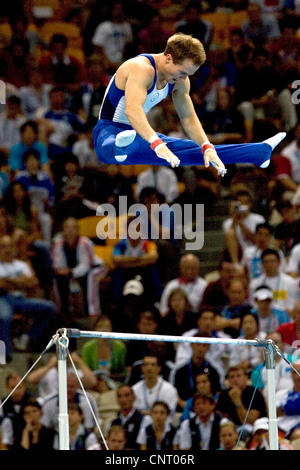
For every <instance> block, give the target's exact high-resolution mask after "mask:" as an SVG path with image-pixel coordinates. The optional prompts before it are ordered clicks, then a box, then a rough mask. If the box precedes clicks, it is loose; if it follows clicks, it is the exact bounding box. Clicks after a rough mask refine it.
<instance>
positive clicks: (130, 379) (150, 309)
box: [126, 305, 174, 385]
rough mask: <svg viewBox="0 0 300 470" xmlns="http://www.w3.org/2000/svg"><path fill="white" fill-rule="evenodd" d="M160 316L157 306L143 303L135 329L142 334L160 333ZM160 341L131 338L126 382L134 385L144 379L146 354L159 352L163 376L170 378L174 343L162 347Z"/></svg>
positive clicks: (150, 354)
mask: <svg viewBox="0 0 300 470" xmlns="http://www.w3.org/2000/svg"><path fill="white" fill-rule="evenodd" d="M159 324H160V317H159V313H158V311H157V309H156V307H155V306H151V305H150V306H147V305H142V307H141V309H140V311H139V312H138V316H137V320H136V325H135V327H134V329H133V331H134V332H137V333H138V334H141V335H145V334H146V335H153V334H156V335H157V334H159ZM161 344H162V343H161V342H160V341H145V340H139V341H136V340H134V339H133V340H129V341H128V343H127V354H126V366H127V378H126V383H128V384H130V385H133V384H135V383H136V382H138V381H139V380H141V379H142V371H141V366H142V364H143V358H144V357H145V356H148V355H149V356H152V355H153V354H155V353H157V355H159V357H160V362H161V366H162V370H161V375H162V377H163V378H165V379H166V380H168V378H169V374H170V368H169V367H168V365H167V364H166V361H167V360H168V359H170V356H171V358H173V355H174V349H173V344H172V343H168V345H167V344H165V347H163V348H161V347H160V346H161Z"/></svg>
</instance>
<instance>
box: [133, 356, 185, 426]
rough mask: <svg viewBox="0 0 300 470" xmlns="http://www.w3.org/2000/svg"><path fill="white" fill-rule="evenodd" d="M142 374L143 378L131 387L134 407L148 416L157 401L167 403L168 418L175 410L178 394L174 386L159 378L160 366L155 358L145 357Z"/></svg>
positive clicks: (172, 415)
mask: <svg viewBox="0 0 300 470" xmlns="http://www.w3.org/2000/svg"><path fill="white" fill-rule="evenodd" d="M142 372H143V374H144V378H143V379H142V380H140V381H139V382H137V383H136V384H134V385H133V386H132V389H133V393H134V395H135V404H134V406H135V407H136V408H137V409H138V410H139V411H140V412H141V413H143V414H146V415H147V414H149V413H150V410H151V407H152V405H153V403H154V402H155V401H157V400H159V401H164V402H166V403H168V405H169V408H170V418H171V419H173V417H174V413H175V411H176V408H177V401H178V393H177V390H176V388H175V387H174V385H172V384H171V383H170V382H167V381H166V380H164V379H163V378H162V377H160V372H161V365H160V363H159V358H158V357H157V356H145V357H144V359H143V365H142Z"/></svg>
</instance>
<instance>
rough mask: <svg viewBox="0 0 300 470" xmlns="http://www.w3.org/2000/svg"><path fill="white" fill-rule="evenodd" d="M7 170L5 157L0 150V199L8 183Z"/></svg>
mask: <svg viewBox="0 0 300 470" xmlns="http://www.w3.org/2000/svg"><path fill="white" fill-rule="evenodd" d="M9 179H10V178H9V171H8V169H7V158H6V156H5V154H4V153H3V152H2V151H1V150H0V199H2V198H3V195H4V193H5V191H6V190H7V188H8V185H9Z"/></svg>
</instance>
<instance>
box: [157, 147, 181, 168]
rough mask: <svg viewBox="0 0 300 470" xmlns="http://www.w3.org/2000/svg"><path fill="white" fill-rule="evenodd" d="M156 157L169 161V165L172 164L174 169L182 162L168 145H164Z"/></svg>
mask: <svg viewBox="0 0 300 470" xmlns="http://www.w3.org/2000/svg"><path fill="white" fill-rule="evenodd" d="M156 155H157V156H158V157H159V158H163V159H164V160H167V162H168V163H170V165H171V167H172V168H175V167H176V166H179V163H180V160H179V158H177V157H176V155H174V153H173V152H171V150H170V149H169V148H168V147H167V145H166V144H164V145H162V146H161V147H160V148H159V149H158V150H157V151H156Z"/></svg>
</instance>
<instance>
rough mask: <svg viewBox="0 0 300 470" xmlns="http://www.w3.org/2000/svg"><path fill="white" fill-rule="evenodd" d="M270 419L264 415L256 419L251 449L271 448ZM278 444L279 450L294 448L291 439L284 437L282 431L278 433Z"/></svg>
mask: <svg viewBox="0 0 300 470" xmlns="http://www.w3.org/2000/svg"><path fill="white" fill-rule="evenodd" d="M268 431H269V421H268V418H266V417H263V418H259V419H257V420H256V421H255V423H254V426H253V431H252V435H253V438H252V442H251V444H250V446H249V450H270V443H269V432H268ZM278 446H279V450H293V448H292V446H291V445H290V443H289V441H288V440H287V439H285V438H282V437H281V435H280V433H279V434H278Z"/></svg>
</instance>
